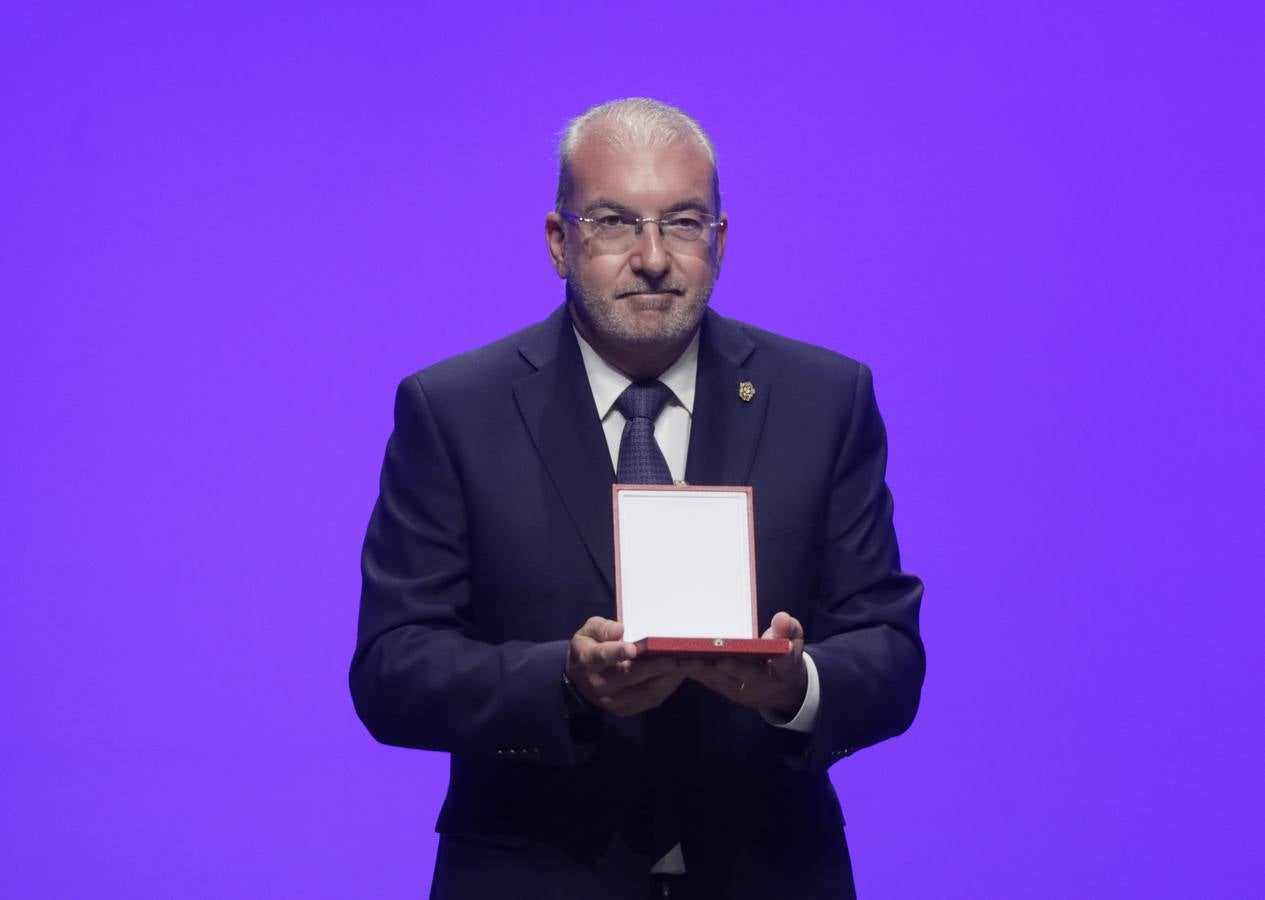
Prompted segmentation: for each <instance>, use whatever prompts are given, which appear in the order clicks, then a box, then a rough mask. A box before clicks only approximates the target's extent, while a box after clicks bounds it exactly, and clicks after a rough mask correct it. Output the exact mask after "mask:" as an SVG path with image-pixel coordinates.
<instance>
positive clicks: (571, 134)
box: [554, 97, 720, 215]
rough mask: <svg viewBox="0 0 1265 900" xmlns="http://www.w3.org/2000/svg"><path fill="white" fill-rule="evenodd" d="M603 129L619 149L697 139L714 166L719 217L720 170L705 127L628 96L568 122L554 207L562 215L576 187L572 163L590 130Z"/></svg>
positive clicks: (714, 196) (646, 100)
mask: <svg viewBox="0 0 1265 900" xmlns="http://www.w3.org/2000/svg"><path fill="white" fill-rule="evenodd" d="M590 126H593V127H600V128H601V132H602V137H603V138H604V139H606V140H608V141H610V142H611V143H613V144H615V145H616V146H621V147H623V146H630V145H640V146H647V145H649V146H660V147H662V146H666V145H669V144H672V143H675V142H677V141H689V140H697V141H698V142H699V143H700V144H702V145H703V149H704V150H706V151H707V158H708V159H709V160H711V164H712V203H713V204H714V205H715V207H716V208H715V210H714V211H715V212H716V214H717V215H719V214H720V170H719V169H718V168H717V166H716V145H715V144H713V143H712V139H711V138H710V137H708V136H707V132H706V131H704V130H703V126H702V125H700V124H698V122H697V121H696V120H695V119H694V118H693V117H692V116H690V115H688V114H687V113H685V112H683V111H681V110H679V109H677V108H676V107H675V106H669V105H668V104H666V103H660V102H659V101H658V100H651V99H650V98H649V97H629V98H626V99H624V100H611V101H609V102H607V103H599V104H598V105H597V106H593V107H590V108H589V109H587V110H585V111H584V112H583V113H581V114H580V115H578V116H576V117H575V118H574V119H572V120H571V121H570V122H568V123H567V127H566V128H564V129H563V130H562V135H561V139H560V140H559V142H558V194H557V197H556V199H555V201H554V208H555V210H556V211H558V212H562V210H563V207H564V206H565V205H566V202H567V198H568V195H569V194H570V192H571V188H572V187H573V184H574V182H573V180H572V177H571V160H572V158H573V157H574V156H575V152H576V150H577V149H579V146H580V139H581V138H583V137H584V134H585V132H586V130H587V129H589V128H590Z"/></svg>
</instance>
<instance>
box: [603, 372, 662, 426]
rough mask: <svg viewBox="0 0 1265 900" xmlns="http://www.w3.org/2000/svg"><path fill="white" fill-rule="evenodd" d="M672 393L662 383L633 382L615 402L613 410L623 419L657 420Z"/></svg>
mask: <svg viewBox="0 0 1265 900" xmlns="http://www.w3.org/2000/svg"><path fill="white" fill-rule="evenodd" d="M671 396H672V391H671V390H670V389H669V388H668V386H667V385H666V384H664V383H663V382H662V381H634V382H633V383H632V384H630V385H628V387H627V388H625V389H624V392H623V393H622V394H620V395H619V399H618V400H616V401H615V408H616V409H618V410H619V411H620V413H621V414H623V416H624V418H625V419H649V420H650V421H652V422H653V421H654V420H655V419H657V418H659V413H661V412H662V411H663V407H664V405H665V404H666V403H667V402H668V398H669V397H671Z"/></svg>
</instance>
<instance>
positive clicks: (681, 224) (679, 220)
mask: <svg viewBox="0 0 1265 900" xmlns="http://www.w3.org/2000/svg"><path fill="white" fill-rule="evenodd" d="M668 225H669V226H671V227H672V228H682V229H686V230H693V229H696V228H702V227H703V223H702V222H701V221H700V220H698V219H696V218H695V217H694V216H673V217H672V218H670V219H668Z"/></svg>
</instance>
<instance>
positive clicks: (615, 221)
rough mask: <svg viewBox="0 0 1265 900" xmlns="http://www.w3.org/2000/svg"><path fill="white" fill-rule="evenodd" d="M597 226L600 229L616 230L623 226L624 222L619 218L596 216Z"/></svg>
mask: <svg viewBox="0 0 1265 900" xmlns="http://www.w3.org/2000/svg"><path fill="white" fill-rule="evenodd" d="M597 224H598V225H600V226H601V227H602V228H618V227H619V226H620V225H623V224H624V220H623V218H622V217H621V216H598V217H597Z"/></svg>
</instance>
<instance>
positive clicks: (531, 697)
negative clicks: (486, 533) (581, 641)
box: [350, 376, 585, 765]
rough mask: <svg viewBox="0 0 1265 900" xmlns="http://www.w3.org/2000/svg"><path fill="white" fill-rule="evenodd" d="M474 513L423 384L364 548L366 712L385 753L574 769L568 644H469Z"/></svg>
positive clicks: (356, 683)
mask: <svg viewBox="0 0 1265 900" xmlns="http://www.w3.org/2000/svg"><path fill="white" fill-rule="evenodd" d="M467 515H468V512H467V507H466V502H465V498H464V495H463V491H462V488H461V483H460V479H459V477H458V473H457V469H456V467H455V466H454V465H453V463H452V459H451V457H450V455H449V453H448V451H447V450H446V448H445V443H444V436H443V434H442V433H441V430H440V427H439V425H438V423H437V422H436V419H435V417H434V415H433V414H432V411H431V408H430V406H429V404H428V402H427V397H426V393H425V391H424V389H423V386H422V383H421V381H420V380H419V379H418V377H417V376H410V377H409V378H406V379H405V380H404V381H403V382H401V384H400V386H399V389H398V391H397V393H396V401H395V428H394V431H393V432H392V434H391V438H390V440H389V442H388V444H387V450H386V458H385V461H384V462H383V466H382V479H381V486H380V490H379V496H378V501H377V503H376V505H375V506H374V510H373V514H372V517H371V519H370V522H369V528H368V532H367V534H366V536H365V544H364V552H363V555H362V559H361V570H362V575H363V582H362V590H361V598H360V619H359V627H358V633H357V642H356V650H355V654H354V656H353V658H352V662H351V671H350V684H351V695H352V699H353V701H354V703H355V707H356V712H357V714H358V715H359V716H360V719H361V721H363V722H364V724H365V726H366V727H367V728H368V730H369V732H370V733H371V734H372V735H373V736H374V737H375V738H376V739H377V740H379V741H381V742H382V743H385V744H392V745H397V746H401V747H414V748H419V749H425V750H441V751H448V752H451V753H457V754H464V755H469V756H476V757H487V758H512V759H514V760H516V761H529V762H542V763H549V764H555V765H568V764H573V763H575V762H577V761H579V760H580V759H581V758H582V757H583V756H584V751H585V746H584V742H583V741H577V739H576V726H575V722H574V720H568V718H567V705H566V703H565V701H564V697H563V688H562V681H561V679H562V671H563V666H564V664H565V659H566V652H567V642H566V641H552V642H548V643H539V644H536V643H529V642H525V641H509V642H506V643H502V644H497V645H492V644H488V643H485V642H482V641H480V640H478V639H477V638H476V636H474V635H472V634H471V630H470V628H469V625H468V619H467V614H468V610H469V604H470V602H471V589H470V555H469V541H468V534H467Z"/></svg>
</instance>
